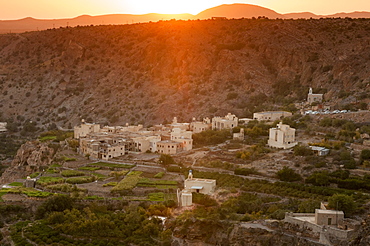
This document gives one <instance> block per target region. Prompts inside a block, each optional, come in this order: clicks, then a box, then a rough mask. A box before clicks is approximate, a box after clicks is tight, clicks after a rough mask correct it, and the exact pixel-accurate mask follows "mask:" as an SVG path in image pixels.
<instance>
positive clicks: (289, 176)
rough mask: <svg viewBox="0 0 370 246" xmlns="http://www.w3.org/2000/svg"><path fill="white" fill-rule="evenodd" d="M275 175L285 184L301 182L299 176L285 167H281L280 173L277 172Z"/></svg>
mask: <svg viewBox="0 0 370 246" xmlns="http://www.w3.org/2000/svg"><path fill="white" fill-rule="evenodd" d="M276 175H277V177H278V178H279V179H280V180H281V181H286V182H293V181H300V180H302V177H301V175H300V174H298V173H296V172H295V171H294V170H293V169H291V168H289V167H286V166H285V167H283V169H281V170H280V171H278V172H277V173H276Z"/></svg>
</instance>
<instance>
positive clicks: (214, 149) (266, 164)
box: [2, 89, 370, 245]
mask: <svg viewBox="0 0 370 246" xmlns="http://www.w3.org/2000/svg"><path fill="white" fill-rule="evenodd" d="M322 101H323V95H322V94H313V93H312V89H310V90H309V93H308V97H307V103H306V106H305V108H302V109H301V110H300V112H301V115H302V116H301V117H306V118H307V116H305V115H307V113H306V112H307V108H309V109H310V110H316V111H317V110H318V111H320V112H325V111H327V110H328V107H324V106H322V105H323V104H321V103H322ZM312 104H313V105H314V106H311V105H312ZM291 117H293V114H292V113H291V112H287V111H265V112H256V113H254V114H253V118H238V117H237V116H236V115H234V114H231V113H228V114H227V115H225V116H224V117H220V116H215V117H213V118H204V119H203V120H202V121H197V120H196V119H193V121H191V122H188V123H187V122H186V123H180V122H178V120H177V118H176V117H175V118H174V119H173V121H172V123H170V124H167V125H162V124H160V125H154V126H151V127H146V128H145V127H144V126H143V125H129V124H126V125H125V126H106V125H105V126H102V125H100V124H98V123H90V122H85V121H84V120H82V121H81V124H79V125H77V126H75V127H74V131H73V140H65V141H64V142H63V141H62V142H60V145H61V146H62V149H61V150H60V151H59V152H58V153H57V155H56V157H55V158H54V159H55V160H56V163H55V164H53V165H52V166H50V167H45V168H46V169H44V170H43V171H41V172H36V173H34V174H32V175H29V176H28V177H27V178H26V180H24V181H22V180H16V181H15V182H12V183H8V184H6V185H4V186H3V190H4V189H5V190H6V189H8V190H12V189H14V186H13V185H14V184H15V183H17V182H20V183H23V186H25V187H27V188H29V189H35V188H36V189H37V190H39V191H40V192H41V193H42V194H44V195H45V196H47V194H51V192H57V193H62V194H65V193H69V194H71V195H72V196H74V197H75V198H79V199H93V200H94V199H98V200H99V199H102V200H112V201H113V200H115V199H119V200H123V201H130V202H135V201H136V202H137V201H141V202H142V201H150V202H165V203H166V202H167V204H168V203H171V204H172V203H174V204H177V208H174V209H173V210H172V212H171V213H170V212H168V211H167V210H164V211H167V212H164V211H161V212H159V213H154V215H156V216H160V218H162V219H164V220H166V219H167V217H168V216H170V214H173V215H180V214H182V213H183V212H184V211H191V210H194V209H196V208H197V206H198V205H199V204H202V203H204V202H205V201H209V199H211V201H212V200H213V199H214V201H215V204H217V203H220V204H222V203H223V202H225V201H227V200H228V199H233V197H234V196H237V195H238V194H240V192H241V191H242V189H241V188H242V187H241V184H243V183H244V185H243V187H245V186H246V184H248V185H251V184H252V183H253V182H260V185H263V184H264V182H269V183H271V185H272V186H275V185H278V184H279V178H277V177H276V175H277V174H278V173H279V172H281V171H282V170H285V169H290V171H291V172H292V173H291V174H288V175H291V176H292V177H293V176H296V175H298V176H300V175H299V174H297V173H295V171H294V170H296V172H299V173H301V175H303V174H304V170H305V169H301V168H299V165H297V164H296V162H297V160H299V157H294V154H293V152H294V151H293V149H294V147H295V146H299V147H300V148H307V149H308V150H310V151H312V153H314V156H316V157H317V158H326V156H328V155H329V154H330V151H331V148H330V147H329V146H328V145H327V144H326V145H323V144H312V145H310V143H315V142H316V143H320V141H321V140H320V139H321V138H320V136H317V135H313V136H312V137H310V138H308V139H307V136H306V134H302V130H300V133H299V136H297V129H295V128H293V127H291V126H290V125H289V124H284V123H283V121H286V119H290V118H291ZM250 124H255V125H258V124H262V125H261V127H262V126H263V127H264V128H267V127H268V130H267V134H266V136H263V137H262V138H261V137H257V138H255V139H254V140H253V141H257V142H258V141H261V139H265V140H264V141H262V143H263V144H257V145H249V144H246V143H250V142H251V141H250V140H248V139H249V138H251V136H253V134H252V135H250V134H251V128H248V127H249V126H250ZM295 124H296V123H295ZM3 125H4V128H5V127H6V125H5V124H3ZM252 129H254V128H252ZM209 131H212V132H226V133H227V134H228V135H230V137H229V138H227V141H226V142H224V141H221V142H220V143H219V144H216V145H215V146H207V147H206V146H204V147H199V146H198V147H197V148H194V147H193V146H194V143H193V140H194V139H193V136H194V135H197V134H198V135H199V134H202V133H205V132H209ZM303 136H304V138H302V137H303ZM361 138H363V141H362V144H356V143H354V144H353V146H354V148H355V147H356V146H357V147H356V148H359V149H360V150H361V149H366V148H368V147H367V146H370V144H369V143H370V141H369V136H368V135H366V134H362V135H361ZM258 139H260V140H258ZM73 141H75V142H77V143H78V144H77V145H76V149H75V150H73V151H72V150H71V147H70V146H71V143H72V142H73ZM321 143H322V142H321ZM68 146H69V147H68ZM232 146H236V147H232ZM243 146H247V150H248V149H253V148H256V147H253V146H258V148H260V149H261V151H262V152H264V153H265V154H264V155H257V157H256V159H255V160H251V159H250V157H249V156H250V155H251V152H247V151H246V150H243V148H244V149H245V147H243ZM248 146H249V147H248ZM302 146H303V147H302ZM234 148H236V149H234ZM252 153H253V154H252V156H253V155H256V153H254V152H252ZM235 154H236V156H239V157H237V158H235ZM243 155H244V156H243ZM297 158H298V159H297ZM330 158H331V157H330ZM174 159H176V161H174ZM315 160H316V159H315ZM317 160H320V159H317ZM206 163H208V164H206ZM315 165H316V164H315ZM287 166H288V167H289V168H288V167H287ZM230 167H232V168H230ZM342 167H344V166H343V165H341V166H340V168H339V169H341V168H342ZM291 168H293V169H291ZM298 170H303V171H298ZM211 174H212V175H211ZM305 175H306V176H307V174H305ZM225 179H226V181H225ZM301 179H302V178H298V179H295V180H297V181H299V180H301ZM248 180H249V181H248ZM280 180H282V179H281V178H280ZM287 180H290V179H287ZM244 189H245V188H244ZM8 190H7V191H8ZM247 190H248V189H247ZM251 191H252V190H251ZM265 192H266V191H265ZM41 193H40V194H41ZM267 193H268V192H267ZM303 193H304V192H303ZM199 195H201V197H199ZM267 197H270V198H269V199H272V198H273V199H277V200H280V199H282V198H281V196H275V195H273V194H269V195H268V196H267ZM199 199H201V200H199ZM2 200H4V201H5V202H17V201H18V202H20V201H25V197H24V196H20V195H15V194H12V193H11V192H9V193H7V194H5V195H2ZM202 200H203V201H202ZM283 201H284V199H282V200H281V202H278V204H279V203H282V204H284V202H283ZM171 206H172V205H171ZM279 206H280V205H279ZM312 209H313V210H312ZM282 211H285V210H282ZM282 211H281V214H280V215H279V216H278V217H276V218H279V220H281V221H284V222H286V223H287V224H284V225H285V227H287V228H289V233H293V234H291V235H298V234H299V235H303V236H304V237H309V238H313V240H317V241H318V242H320V243H322V244H324V245H332V242H333V241H336V240H339V241H340V240H348V239H349V238H353V237H355V236H356V235H357V234H356V233H357V232H358V231H359V228H360V221H359V220H354V219H349V218H347V217H345V214H344V212H343V211H342V210H338V208H337V209H335V208H333V207H330V206H328V202H327V201H322V200H321V202H320V204H317V205H315V207H312V208H311V209H310V210H309V211H310V212H309V213H308V212H306V213H303V212H302V211H300V212H299V213H293V212H288V211H285V212H284V213H283V212H282ZM312 212H314V213H312ZM252 214H253V213H252ZM253 216H255V215H253ZM274 221H275V220H266V219H262V217H258V216H257V217H256V220H255V221H253V220H252V222H242V226H243V227H247V228H249V227H251V228H254V227H257V228H260V229H264V230H267V231H271V230H272V231H274V230H275V229H276V228H275V229H274V226H272V225H274V223H273V222H274ZM271 223H272V224H271ZM303 232H304V233H303Z"/></svg>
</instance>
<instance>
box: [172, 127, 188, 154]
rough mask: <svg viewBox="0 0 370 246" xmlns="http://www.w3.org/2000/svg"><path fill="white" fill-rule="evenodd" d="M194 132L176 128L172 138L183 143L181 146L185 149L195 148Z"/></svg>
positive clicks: (173, 130)
mask: <svg viewBox="0 0 370 246" xmlns="http://www.w3.org/2000/svg"><path fill="white" fill-rule="evenodd" d="M192 137H193V132H191V131H186V130H182V129H180V128H174V129H172V132H171V140H172V141H175V142H178V143H181V148H182V150H184V151H189V150H192V149H193V139H192Z"/></svg>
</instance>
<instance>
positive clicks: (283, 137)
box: [267, 122, 297, 149]
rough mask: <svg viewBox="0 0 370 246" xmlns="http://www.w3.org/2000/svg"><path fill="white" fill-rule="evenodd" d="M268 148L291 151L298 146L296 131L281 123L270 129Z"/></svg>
mask: <svg viewBox="0 0 370 246" xmlns="http://www.w3.org/2000/svg"><path fill="white" fill-rule="evenodd" d="M267 144H268V146H270V147H272V148H278V149H289V148H292V147H294V146H295V145H297V142H296V141H295V129H294V128H291V127H290V126H288V125H285V124H283V123H282V122H280V123H279V124H277V126H276V128H270V132H269V140H268V142H267Z"/></svg>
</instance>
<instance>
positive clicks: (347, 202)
mask: <svg viewBox="0 0 370 246" xmlns="http://www.w3.org/2000/svg"><path fill="white" fill-rule="evenodd" d="M328 206H329V208H331V209H334V210H339V211H343V212H344V214H345V215H347V216H348V215H351V214H352V213H353V212H354V211H355V210H356V203H355V202H354V201H353V198H352V197H351V196H348V195H345V194H334V195H332V196H331V197H330V198H329V204H328Z"/></svg>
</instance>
